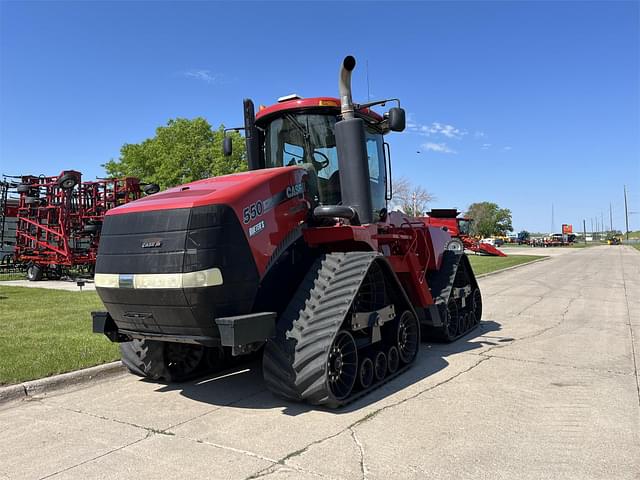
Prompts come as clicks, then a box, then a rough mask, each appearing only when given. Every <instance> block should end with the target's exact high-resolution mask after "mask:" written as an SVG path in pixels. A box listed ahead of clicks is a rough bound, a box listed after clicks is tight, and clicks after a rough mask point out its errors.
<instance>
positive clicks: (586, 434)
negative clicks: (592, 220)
mask: <svg viewBox="0 0 640 480" xmlns="http://www.w3.org/2000/svg"><path fill="white" fill-rule="evenodd" d="M480 283H481V288H482V291H483V295H484V301H485V315H484V321H483V323H482V326H481V328H480V329H479V330H477V331H476V332H475V333H472V334H469V335H468V336H467V337H465V338H463V339H461V340H459V341H458V342H456V343H455V344H452V345H435V344H434V345H431V344H423V349H422V352H421V354H420V357H419V361H418V362H417V364H416V365H415V366H414V367H413V368H411V369H410V370H409V371H408V372H407V373H406V374H404V375H403V376H401V377H399V378H397V379H395V380H394V381H392V382H390V383H388V384H386V385H385V386H384V387H383V388H381V389H379V390H377V391H376V392H374V393H373V394H371V395H370V396H369V397H367V398H366V399H362V400H360V401H358V402H357V403H355V404H353V405H351V406H349V407H348V408H346V409H343V410H340V411H337V412H334V411H326V410H322V409H315V408H310V407H307V406H304V405H296V404H289V403H286V402H283V401H281V400H278V399H276V398H274V397H272V396H271V395H270V394H269V393H268V392H267V391H265V388H264V385H263V382H262V380H261V376H260V372H259V369H258V368H257V367H256V366H253V367H252V368H250V369H244V370H242V369H241V370H238V371H235V372H230V373H229V374H227V375H223V376H219V377H216V378H208V379H205V380H201V381H199V382H195V383H189V384H184V385H175V386H164V385H159V384H155V383H150V382H145V381H141V380H139V379H137V378H136V377H134V376H130V375H123V376H120V377H116V378H112V379H110V380H107V381H103V382H99V383H96V384H94V385H91V386H88V387H84V388H82V389H80V390H75V391H68V392H64V393H59V394H56V395H55V396H48V397H46V398H41V399H36V400H31V401H27V402H23V403H20V404H17V405H16V404H14V405H13V406H10V407H8V408H5V409H4V410H2V411H0V478H1V479H6V478H10V479H16V478H50V477H53V478H56V479H62V478H81V479H86V478H118V479H120V478H135V479H143V478H154V479H156V478H187V479H196V478H203V479H216V478H225V479H250V478H258V477H259V478H267V479H317V478H347V479H362V478H366V479H384V480H390V479H405V478H407V479H422V478H441V479H446V478H452V479H460V478H474V479H475V478H478V479H485V478H486V479H510V480H511V479H543V478H548V479H569V478H575V479H580V480H585V479H594V478H597V479H607V480H609V479H639V478H640V438H639V437H640V392H639V387H638V372H637V368H638V367H640V252H637V251H634V250H632V249H631V248H628V247H594V248H587V249H580V250H578V249H575V250H572V251H570V252H568V253H567V254H564V255H558V256H555V257H552V258H551V259H549V260H547V261H544V262H539V263H535V264H532V265H528V266H524V267H522V268H518V269H515V270H510V271H507V272H504V273H501V274H498V275H493V276H489V277H486V278H483V279H482V280H481V282H480Z"/></svg>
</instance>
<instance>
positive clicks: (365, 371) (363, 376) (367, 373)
mask: <svg viewBox="0 0 640 480" xmlns="http://www.w3.org/2000/svg"><path fill="white" fill-rule="evenodd" d="M358 381H359V383H360V386H361V387H362V388H363V389H367V388H369V387H370V386H371V385H372V384H373V362H372V361H371V359H370V358H369V357H365V358H364V359H363V360H362V363H360V370H359V371H358Z"/></svg>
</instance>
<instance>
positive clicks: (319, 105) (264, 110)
mask: <svg viewBox="0 0 640 480" xmlns="http://www.w3.org/2000/svg"><path fill="white" fill-rule="evenodd" d="M307 109H308V110H318V109H328V110H330V111H331V110H333V111H335V114H336V115H337V114H339V113H340V100H339V99H337V98H335V97H314V98H295V99H292V100H287V101H284V102H278V103H276V104H274V105H271V106H268V107H262V106H261V107H260V109H259V111H258V112H257V113H256V122H257V123H260V122H261V121H264V120H266V119H267V118H268V117H271V116H272V115H273V116H276V114H277V113H279V112H283V111H286V110H291V111H296V110H307ZM332 113H333V112H332ZM357 113H358V116H360V117H362V118H363V119H365V120H367V121H369V122H372V123H378V122H380V121H382V120H384V118H383V117H382V116H381V115H380V114H378V113H377V112H374V111H373V110H371V109H370V108H362V109H359V110H357Z"/></svg>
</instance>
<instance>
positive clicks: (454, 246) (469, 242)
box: [421, 208, 507, 257]
mask: <svg viewBox="0 0 640 480" xmlns="http://www.w3.org/2000/svg"><path fill="white" fill-rule="evenodd" d="M460 213H461V212H459V211H458V210H456V209H455V208H439V209H435V208H434V209H433V210H431V211H430V212H428V213H427V215H428V216H427V217H422V218H421V220H422V221H424V222H425V223H426V224H427V225H432V226H434V227H441V228H445V229H446V230H447V231H448V232H449V234H450V235H451V236H452V237H453V238H452V239H451V240H450V241H449V243H448V244H447V248H448V249H449V250H453V251H456V252H462V251H464V250H465V249H467V250H471V251H472V252H476V253H482V254H485V255H493V256H496V257H506V256H507V254H506V253H503V252H501V251H500V250H498V249H497V248H496V247H494V246H493V245H490V244H488V243H481V242H480V241H478V240H477V239H476V238H474V237H472V236H471V222H472V221H473V220H472V219H470V218H467V217H458V215H460Z"/></svg>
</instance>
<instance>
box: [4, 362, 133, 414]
mask: <svg viewBox="0 0 640 480" xmlns="http://www.w3.org/2000/svg"><path fill="white" fill-rule="evenodd" d="M125 372H126V369H125V367H124V366H123V365H122V362H121V361H120V360H118V361H116V362H111V363H105V364H103V365H98V366H96V367H90V368H84V369H82V370H76V371H74V372H69V373H62V374H60V375H54V376H52V377H46V378H40V379H38V380H31V381H29V382H23V383H19V384H17V385H9V386H7V387H0V406H2V405H4V404H6V403H9V402H14V401H19V400H25V399H28V398H30V397H34V396H36V395H46V394H48V393H52V392H54V391H56V390H61V389H63V388H67V387H70V386H77V385H82V384H84V383H89V382H93V381H95V380H98V379H105V378H108V377H112V376H115V375H120V374H124V373H125Z"/></svg>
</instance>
